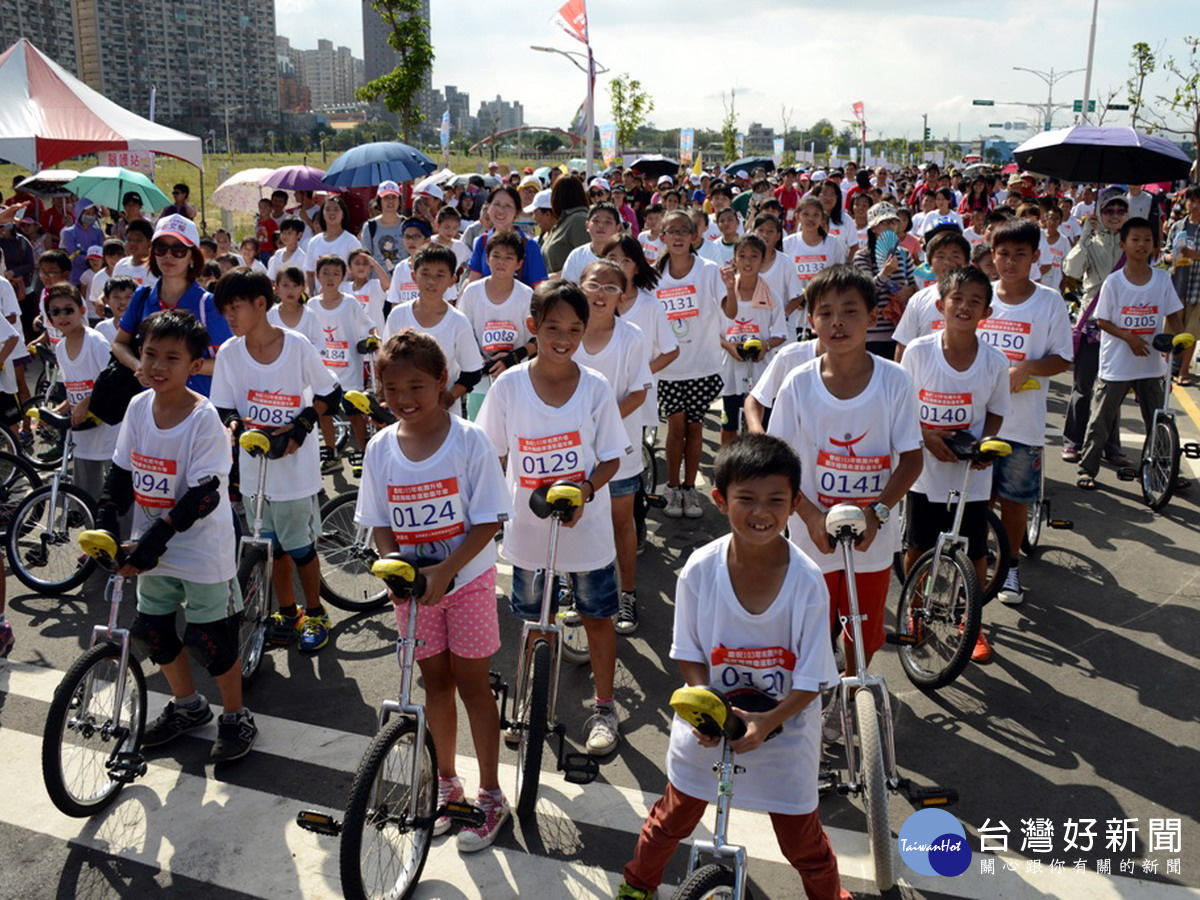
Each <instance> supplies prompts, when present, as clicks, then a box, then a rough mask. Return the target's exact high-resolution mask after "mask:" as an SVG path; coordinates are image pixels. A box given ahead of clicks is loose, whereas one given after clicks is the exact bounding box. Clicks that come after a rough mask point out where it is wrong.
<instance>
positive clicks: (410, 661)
mask: <svg viewBox="0 0 1200 900" xmlns="http://www.w3.org/2000/svg"><path fill="white" fill-rule="evenodd" d="M424 643H425V642H424V641H422V640H418V639H417V598H416V597H409V598H408V624H407V627H406V629H405V632H404V634H403V635H402V636H401V637H398V638H397V639H396V661H397V663H398V664H399V666H400V695H399V697H398V699H396V700H384V701H383V703H381V704H380V705H379V723H378V726H377V727H376V729H375V732H376V734H378V733H379V732H381V731H383V728H384V726H385V725H387V723H388V721H389V720H390V719H391V718H392V716H396V715H399V716H406V717H411V718H412V720H413V721H414V722H415V723H416V728H417V733H416V735H415V736H414V737H413V746H414V747H423V746H425V730H426V723H425V707H424V705H422V704H420V703H413V701H412V684H413V666H414V665H415V664H416V655H417V647H419V646H421V645H422V644H424ZM420 764H421V759H420V754H419V753H414V754H413V755H412V776H411V777H412V780H411V782H410V783H412V784H415V783H416V781H417V769H418V767H419V766H420ZM419 799H420V797H419V791H410V792H409V798H408V816H409V820H410V821H412V820H415V819H416V818H417V812H418V810H417V803H418V801H419Z"/></svg>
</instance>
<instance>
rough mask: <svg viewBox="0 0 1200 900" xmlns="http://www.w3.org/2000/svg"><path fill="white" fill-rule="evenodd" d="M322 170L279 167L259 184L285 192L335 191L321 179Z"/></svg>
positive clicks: (303, 167) (323, 175)
mask: <svg viewBox="0 0 1200 900" xmlns="http://www.w3.org/2000/svg"><path fill="white" fill-rule="evenodd" d="M324 177H325V170H324V169H317V168H314V167H313V166H281V167H280V168H278V169H276V170H275V171H274V172H272V173H271V174H270V175H268V176H267V177H266V178H264V179H263V180H262V182H261V184H262V186H263V187H272V188H280V189H282V190H285V191H336V190H338V188H335V187H330V186H329V185H327V184H326V183H325V182H324V181H322V180H321V179H322V178H324Z"/></svg>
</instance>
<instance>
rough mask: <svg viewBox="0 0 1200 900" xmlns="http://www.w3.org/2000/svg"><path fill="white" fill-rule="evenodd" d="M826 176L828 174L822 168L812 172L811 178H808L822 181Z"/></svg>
mask: <svg viewBox="0 0 1200 900" xmlns="http://www.w3.org/2000/svg"><path fill="white" fill-rule="evenodd" d="M828 177H829V176H828V175H826V174H825V171H824V170H823V169H817V171H815V172H813V173H812V178H810V179H809V180H810V181H824V180H825V179H826V178H828Z"/></svg>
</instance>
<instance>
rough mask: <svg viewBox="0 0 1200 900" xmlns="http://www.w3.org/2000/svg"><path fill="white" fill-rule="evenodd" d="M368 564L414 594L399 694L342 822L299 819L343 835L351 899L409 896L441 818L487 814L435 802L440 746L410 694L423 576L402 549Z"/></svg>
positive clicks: (384, 715) (318, 815) (459, 820)
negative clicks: (437, 745)
mask: <svg viewBox="0 0 1200 900" xmlns="http://www.w3.org/2000/svg"><path fill="white" fill-rule="evenodd" d="M371 571H372V573H373V574H374V575H375V577H377V578H380V579H382V580H383V581H384V582H385V583H386V585H387V587H388V588H389V589H390V590H391V591H392V593H393V594H395V595H396V596H397V597H402V598H406V599H408V601H409V604H408V627H407V629H406V630H405V634H404V636H402V637H401V638H399V639H398V640H397V641H396V655H397V657H398V660H399V663H400V697H399V699H398V700H385V701H384V702H383V704H382V706H381V707H380V709H379V728H378V729H377V731H376V734H375V738H374V740H372V741H371V744H370V746H369V747H367V752H366V753H365V754H364V755H363V758H362V760H361V761H360V762H359V764H358V771H357V772H356V773H355V776H354V783H353V784H352V785H351V787H350V795H349V797H348V799H347V801H346V818H345V821H344V822H338V821H337V820H336V819H334V817H333V816H332V815H330V814H329V813H323V812H316V811H313V810H304V811H302V812H301V813H299V814H298V815H297V816H296V824H297V825H299V826H300V827H301V828H303V829H305V830H307V831H312V832H315V833H317V834H321V835H326V836H329V837H337V836H338V835H341V844H340V847H339V854H338V856H339V869H340V872H341V878H342V893H343V894H344V896H345V897H346V898H347V900H374V898H383V897H387V898H395V900H404V898H406V897H410V896H412V892H413V889H414V888H415V887H416V886H417V882H418V881H419V880H420V878H421V870H422V869H423V868H424V867H425V859H426V857H427V856H428V855H429V846H430V843H431V841H432V840H433V826H434V823H435V822H436V821H437V820H438V818H439V817H441V816H448V817H449V818H450V819H451V821H453V822H454V823H456V824H459V825H469V826H474V827H478V826H479V825H481V824H483V822H484V818H485V817H484V813H483V811H482V810H480V809H479V808H477V807H475V806H472V805H471V804H469V803H447V804H446V805H445V806H441V807H439V806H438V802H437V771H438V769H437V752H436V750H435V749H434V746H433V737H432V736H431V735H430V734H429V731H428V730H427V728H426V722H425V707H424V706H423V705H421V704H420V703H415V702H413V700H412V685H413V665H414V663H415V660H416V649H417V646H418V644H419V643H420V642H419V641H418V640H417V602H416V598H417V597H420V596H421V595H422V594H424V593H425V576H424V575H422V574H421V572H420V570H419V569H417V568H415V567H414V566H413V565H412V563H409V562H406V561H405V560H403V559H401V558H400V555H399V554H398V553H391V554H388V555H387V556H385V557H383V558H382V559H379V560H376V562H375V563H374V565H373V566H372V567H371ZM448 590H453V582H451V586H450V588H448Z"/></svg>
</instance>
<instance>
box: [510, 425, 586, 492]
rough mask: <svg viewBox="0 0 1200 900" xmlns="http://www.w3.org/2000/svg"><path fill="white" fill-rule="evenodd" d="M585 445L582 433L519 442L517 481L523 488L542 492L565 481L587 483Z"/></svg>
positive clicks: (570, 432)
mask: <svg viewBox="0 0 1200 900" xmlns="http://www.w3.org/2000/svg"><path fill="white" fill-rule="evenodd" d="M582 447H583V443H582V441H581V440H580V438H579V432H578V431H568V432H567V433H566V434H552V435H549V436H548V437H541V438H518V439H517V455H518V457H519V458H518V460H517V462H518V465H519V468H518V469H517V477H518V479H519V482H520V485H521V487H527V488H532V489H535V490H536V489H537V488H540V487H541V486H542V485H544V484H553V483H554V482H556V481H560V480H562V479H564V478H566V479H568V480H570V481H583V480H584V479H585V478H586V477H587V476H586V475H585V474H584V471H583V455H582V453H581V452H580V451H581V448H582Z"/></svg>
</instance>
